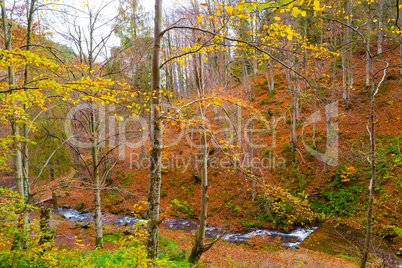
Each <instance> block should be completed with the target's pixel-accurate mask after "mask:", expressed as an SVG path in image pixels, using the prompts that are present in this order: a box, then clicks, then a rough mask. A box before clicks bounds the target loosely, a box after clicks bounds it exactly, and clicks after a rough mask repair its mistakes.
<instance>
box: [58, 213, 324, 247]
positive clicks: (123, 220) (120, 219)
mask: <svg viewBox="0 0 402 268" xmlns="http://www.w3.org/2000/svg"><path fill="white" fill-rule="evenodd" d="M59 213H60V214H62V215H63V216H64V218H65V219H67V220H70V221H93V213H92V212H84V213H82V212H80V211H78V210H76V209H72V208H68V209H65V208H64V209H63V208H59ZM102 217H103V222H104V223H109V224H115V225H120V226H133V225H135V224H138V223H143V222H145V220H143V219H136V218H134V217H131V216H128V215H125V216H121V215H116V214H111V213H105V214H102ZM161 226H162V227H164V228H166V229H169V230H184V231H188V232H193V231H195V230H197V228H198V221H195V220H189V219H168V220H165V221H163V222H162V224H161ZM316 229H317V227H314V228H307V227H305V228H297V229H295V230H293V231H291V232H290V233H282V232H278V231H271V230H265V229H258V228H249V229H247V230H245V231H244V232H237V233H227V234H225V235H224V236H223V237H222V239H224V240H226V241H228V242H230V243H243V244H247V243H249V239H250V238H251V237H255V236H257V237H263V236H265V237H268V238H271V239H275V238H278V237H279V238H280V243H281V245H282V246H285V247H287V248H295V247H297V246H298V245H299V244H300V243H301V242H302V241H303V240H304V239H306V237H307V236H308V235H309V234H311V233H312V232H314V230H316ZM223 232H224V230H223V229H222V228H220V227H216V226H207V227H206V230H205V235H206V237H219V236H220V235H221V234H222V233H223Z"/></svg>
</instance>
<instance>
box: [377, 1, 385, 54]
mask: <svg viewBox="0 0 402 268" xmlns="http://www.w3.org/2000/svg"><path fill="white" fill-rule="evenodd" d="M378 5H379V6H378V9H379V11H378V12H379V18H378V40H377V54H381V53H382V41H383V37H382V30H381V28H382V18H383V12H384V10H383V1H378Z"/></svg>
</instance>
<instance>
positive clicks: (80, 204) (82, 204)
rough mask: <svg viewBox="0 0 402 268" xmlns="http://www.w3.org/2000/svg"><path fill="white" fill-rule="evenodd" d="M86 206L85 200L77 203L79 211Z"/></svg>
mask: <svg viewBox="0 0 402 268" xmlns="http://www.w3.org/2000/svg"><path fill="white" fill-rule="evenodd" d="M84 206H85V204H84V203H83V202H79V203H78V204H77V207H76V209H77V210H79V211H81V210H82V209H83V208H84Z"/></svg>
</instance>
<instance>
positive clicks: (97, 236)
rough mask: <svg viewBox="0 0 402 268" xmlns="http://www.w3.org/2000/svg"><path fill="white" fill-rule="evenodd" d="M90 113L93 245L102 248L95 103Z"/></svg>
mask: <svg viewBox="0 0 402 268" xmlns="http://www.w3.org/2000/svg"><path fill="white" fill-rule="evenodd" d="M91 108H92V115H91V128H92V129H91V132H92V163H93V174H92V177H93V181H94V186H95V187H94V204H95V215H94V221H95V247H96V248H103V228H102V210H101V202H102V201H101V197H100V193H101V184H100V174H99V163H98V154H99V152H98V151H99V144H98V139H97V135H96V134H97V133H98V130H99V129H98V122H97V119H96V105H95V104H94V103H93V104H92V107H91Z"/></svg>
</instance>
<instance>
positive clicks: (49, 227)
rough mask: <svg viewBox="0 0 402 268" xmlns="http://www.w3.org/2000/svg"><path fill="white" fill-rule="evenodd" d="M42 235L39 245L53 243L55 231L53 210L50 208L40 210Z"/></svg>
mask: <svg viewBox="0 0 402 268" xmlns="http://www.w3.org/2000/svg"><path fill="white" fill-rule="evenodd" d="M40 233H41V237H40V240H39V243H38V244H39V245H43V244H46V243H51V242H52V241H53V236H54V234H55V231H54V229H53V222H52V210H51V209H50V208H41V209H40Z"/></svg>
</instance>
